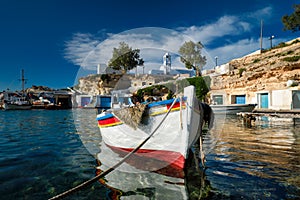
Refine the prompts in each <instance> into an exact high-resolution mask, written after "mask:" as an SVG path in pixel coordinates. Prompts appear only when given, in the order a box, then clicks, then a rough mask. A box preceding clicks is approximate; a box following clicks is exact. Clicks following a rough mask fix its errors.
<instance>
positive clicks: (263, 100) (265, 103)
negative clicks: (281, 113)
mask: <svg viewBox="0 0 300 200" xmlns="http://www.w3.org/2000/svg"><path fill="white" fill-rule="evenodd" d="M260 108H269V94H268V93H262V94H260Z"/></svg>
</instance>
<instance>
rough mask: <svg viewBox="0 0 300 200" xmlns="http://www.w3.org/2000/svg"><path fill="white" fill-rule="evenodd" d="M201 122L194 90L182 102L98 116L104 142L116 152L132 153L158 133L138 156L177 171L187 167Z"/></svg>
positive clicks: (117, 111) (175, 100)
mask: <svg viewBox="0 0 300 200" xmlns="http://www.w3.org/2000/svg"><path fill="white" fill-rule="evenodd" d="M138 110H139V111H140V112H138ZM137 115H138V116H137ZM200 119H201V118H200V108H199V104H198V100H197V98H196V96H195V88H194V86H188V87H186V88H184V93H183V96H182V97H180V98H176V99H169V100H163V101H157V102H152V103H149V104H147V105H144V104H140V105H137V106H135V107H125V108H117V109H113V108H112V109H110V110H108V111H104V112H103V113H101V114H99V115H97V120H98V126H99V128H100V132H101V135H102V139H103V141H104V142H105V144H106V145H107V146H108V147H109V148H111V149H112V150H113V151H114V152H119V153H123V154H126V153H129V152H131V151H132V150H134V149H135V148H136V147H137V146H138V145H139V144H140V143H141V142H143V141H144V140H145V139H146V138H147V137H148V136H149V135H151V134H152V133H154V135H153V136H152V137H151V138H150V139H149V140H148V141H147V142H146V143H145V144H144V145H143V146H142V147H141V148H140V149H138V150H137V152H136V153H135V156H140V157H141V158H151V159H155V160H157V161H159V162H160V165H159V166H160V167H162V166H163V165H164V166H169V165H170V166H172V167H173V168H176V169H183V168H184V166H185V160H186V158H187V156H188V149H189V148H190V146H191V145H192V144H193V143H194V142H195V141H196V139H197V138H198V136H199V134H200V131H199V128H201V127H200V125H199V124H200V123H199V122H200Z"/></svg>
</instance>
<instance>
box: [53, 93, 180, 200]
mask: <svg viewBox="0 0 300 200" xmlns="http://www.w3.org/2000/svg"><path fill="white" fill-rule="evenodd" d="M177 99H178V97H177V98H176V99H175V100H174V101H173V103H172V105H171V106H170V108H169V110H168V111H167V113H166V114H165V116H164V117H163V119H162V120H161V122H160V123H159V124H158V125H157V127H156V128H155V129H154V130H153V132H152V133H151V134H150V135H149V136H148V137H147V138H146V139H145V140H144V141H143V142H142V143H140V144H139V145H138V146H137V147H136V148H135V149H133V150H132V151H131V152H130V153H128V154H127V155H126V156H125V157H124V158H123V159H122V160H120V161H119V162H118V163H116V164H115V165H114V166H112V167H111V168H109V169H108V170H106V171H104V172H103V173H101V174H99V175H97V176H95V177H93V178H91V179H89V180H87V181H85V182H83V183H81V184H80V185H78V186H75V187H73V188H71V189H69V190H67V191H65V192H63V193H61V194H58V195H56V196H54V197H52V198H50V199H49V200H54V199H62V198H64V197H66V196H67V195H69V194H71V193H74V192H76V191H78V190H80V189H82V188H83V187H86V186H88V185H90V184H92V183H93V182H96V181H97V180H99V179H100V178H103V177H105V176H106V175H107V174H109V173H110V172H112V171H114V170H115V169H116V168H117V167H119V166H120V165H121V164H122V163H124V162H125V161H126V160H127V159H128V158H129V157H130V156H132V155H133V154H134V153H135V152H137V151H138V150H139V149H140V148H141V147H142V146H143V145H144V144H145V143H146V142H147V141H148V140H149V139H150V138H151V137H152V136H153V135H154V133H155V132H156V131H157V130H158V129H159V127H160V126H161V125H162V123H163V122H164V121H165V119H166V118H167V116H168V115H169V113H170V112H171V109H172V108H173V106H174V105H175V103H176V101H177Z"/></svg>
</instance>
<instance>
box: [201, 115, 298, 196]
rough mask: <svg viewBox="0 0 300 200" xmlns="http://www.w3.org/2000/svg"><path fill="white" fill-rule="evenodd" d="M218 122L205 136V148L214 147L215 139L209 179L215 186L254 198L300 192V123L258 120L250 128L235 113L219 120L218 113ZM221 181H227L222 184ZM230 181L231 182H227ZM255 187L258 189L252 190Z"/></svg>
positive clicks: (209, 158) (293, 194)
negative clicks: (296, 124) (298, 124)
mask: <svg viewBox="0 0 300 200" xmlns="http://www.w3.org/2000/svg"><path fill="white" fill-rule="evenodd" d="M221 117H222V116H221ZM215 125H216V126H215V128H214V129H213V130H212V131H211V132H210V134H208V135H206V140H205V146H206V148H204V149H209V148H211V145H212V143H211V141H214V148H213V150H212V151H211V152H209V156H208V162H209V164H207V165H208V166H212V167H211V168H210V170H209V172H208V173H209V177H210V178H209V179H211V180H212V184H213V183H215V184H216V185H217V186H216V188H219V190H222V191H224V192H225V193H227V194H229V195H237V196H245V197H248V198H251V199H253V198H254V197H268V198H269V197H270V198H290V197H294V196H295V195H296V194H297V192H298V194H297V195H299V188H300V178H299V177H300V165H299V163H300V139H299V136H300V131H299V126H293V124H287V122H286V121H285V122H276V123H275V122H272V123H270V122H269V121H258V122H256V125H255V126H253V127H252V128H247V127H245V126H243V124H242V121H241V119H239V118H238V117H236V116H231V117H228V116H227V118H226V119H225V120H220V121H219V122H218V116H216V123H215ZM216 177H217V178H216ZM222 180H223V181H224V182H225V184H224V182H223V183H220V182H222ZM228 181H230V183H228V184H226V182H228ZM232 184H236V187H235V186H234V185H232ZM213 185H214V184H213ZM253 187H255V188H256V189H257V190H256V191H255V190H254V191H253ZM290 188H293V189H292V190H290ZM240 190H241V191H240ZM297 195H296V196H297ZM298 197H299V196H298Z"/></svg>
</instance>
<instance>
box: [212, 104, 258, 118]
mask: <svg viewBox="0 0 300 200" xmlns="http://www.w3.org/2000/svg"><path fill="white" fill-rule="evenodd" d="M255 106H256V104H229V105H210V107H211V108H212V110H213V112H214V114H227V115H235V114H237V113H239V112H252V111H253V110H254V108H255Z"/></svg>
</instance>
